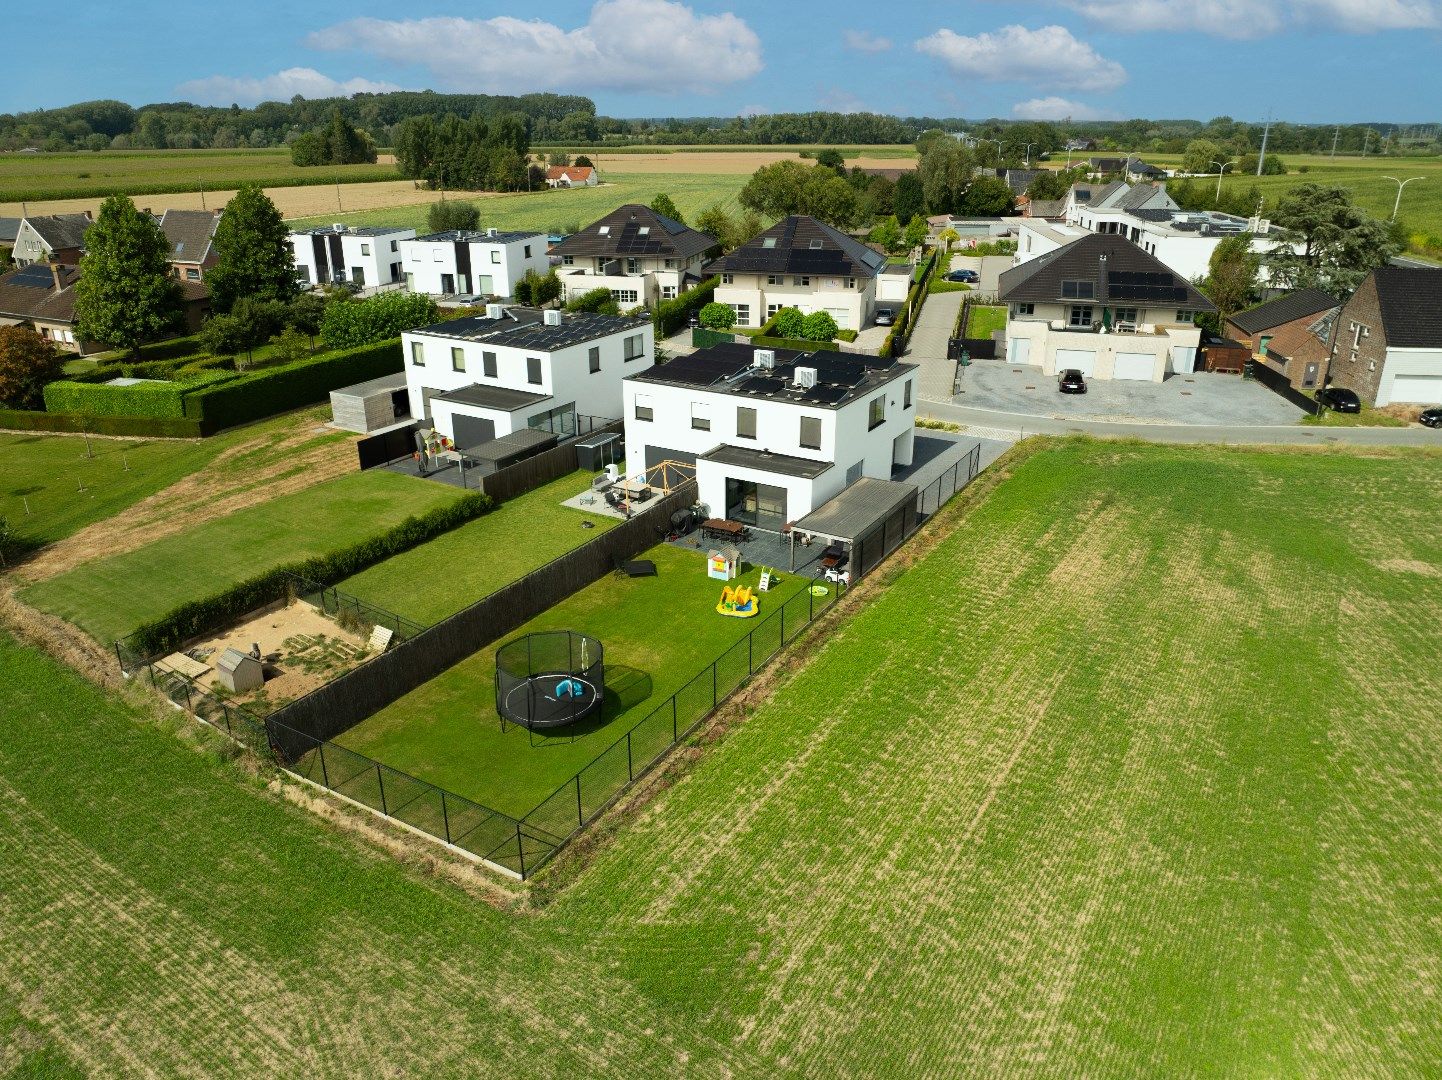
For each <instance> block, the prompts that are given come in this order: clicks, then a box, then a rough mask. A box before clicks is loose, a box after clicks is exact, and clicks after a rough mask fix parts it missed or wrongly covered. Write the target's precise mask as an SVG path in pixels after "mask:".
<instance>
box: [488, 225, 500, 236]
mask: <svg viewBox="0 0 1442 1080" xmlns="http://www.w3.org/2000/svg"><path fill="white" fill-rule="evenodd" d="M500 231H501V230H500V229H497V228H496V227H495V226H492V227H491V228H489V229H487V230H486V235H487V236H495V235H496V234H497V233H499V232H500Z"/></svg>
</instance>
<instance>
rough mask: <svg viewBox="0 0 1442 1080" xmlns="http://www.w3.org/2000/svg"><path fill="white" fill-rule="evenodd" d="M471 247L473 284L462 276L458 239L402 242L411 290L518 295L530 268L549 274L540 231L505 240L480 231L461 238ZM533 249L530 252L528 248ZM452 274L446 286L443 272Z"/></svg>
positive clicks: (434, 294) (405, 272)
mask: <svg viewBox="0 0 1442 1080" xmlns="http://www.w3.org/2000/svg"><path fill="white" fill-rule="evenodd" d="M461 243H464V244H466V245H467V246H468V247H469V248H470V256H471V275H470V277H471V280H470V287H469V288H467V287H466V283H465V282H462V281H461V280H460V276H459V274H458V273H457V270H456V241H453V240H426V239H415V240H408V241H405V242H403V243H402V244H401V254H402V257H403V258H402V263H401V268H402V272H403V273H404V274H405V275H406V280H407V281H408V282H409V287H410V291H411V292H416V293H428V294H430V295H431V296H440V295H442V294H443V293H446V292H452V293H458V292H470V293H486V294H490V295H494V296H503V297H510V296H514V295H515V291H516V282H518V281H520V280H521V279H522V278H523V277H525V276H526V273H527V271H534V272H535V273H536V274H539V275H541V276H543V277H544V276H545V275H546V274H547V273H549V272H550V269H551V263H550V259H549V257H548V256H547V255H546V238H545V237H544V236H542V235H541V234H539V233H537V234H535V235H533V236H525V237H520V238H518V239H515V240H509V241H503V240H499V239H487V238H486V237H485V236H483V235H478V236H476V237H474V238H472V239H470V240H464V241H461ZM528 248H529V249H530V254H529V255H527V254H526V250H527V249H528ZM445 274H449V275H450V276H451V278H452V281H451V285H452V288H450V289H449V290H447V289H444V288H442V285H443V284H444V283H443V282H442V280H441V277H442V275H445Z"/></svg>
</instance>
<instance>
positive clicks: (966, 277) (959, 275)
mask: <svg viewBox="0 0 1442 1080" xmlns="http://www.w3.org/2000/svg"><path fill="white" fill-rule="evenodd" d="M946 280H947V281H964V282H966V284H968V285H975V284H976V283H977V282H979V281H981V275H980V274H978V273H977V272H976V271H975V270H953V271H951V273H949V274H947V275H946Z"/></svg>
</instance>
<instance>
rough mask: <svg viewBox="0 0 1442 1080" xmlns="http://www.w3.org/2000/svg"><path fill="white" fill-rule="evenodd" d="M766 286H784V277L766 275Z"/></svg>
mask: <svg viewBox="0 0 1442 1080" xmlns="http://www.w3.org/2000/svg"><path fill="white" fill-rule="evenodd" d="M766 284H768V285H784V284H786V279H785V278H784V277H782V276H781V275H780V274H767V275H766Z"/></svg>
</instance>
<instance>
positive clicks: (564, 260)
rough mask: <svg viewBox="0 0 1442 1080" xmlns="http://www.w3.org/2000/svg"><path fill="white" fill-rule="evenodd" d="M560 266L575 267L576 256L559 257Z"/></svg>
mask: <svg viewBox="0 0 1442 1080" xmlns="http://www.w3.org/2000/svg"><path fill="white" fill-rule="evenodd" d="M561 265H562V266H575V265H576V256H574V255H562V256H561Z"/></svg>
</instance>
